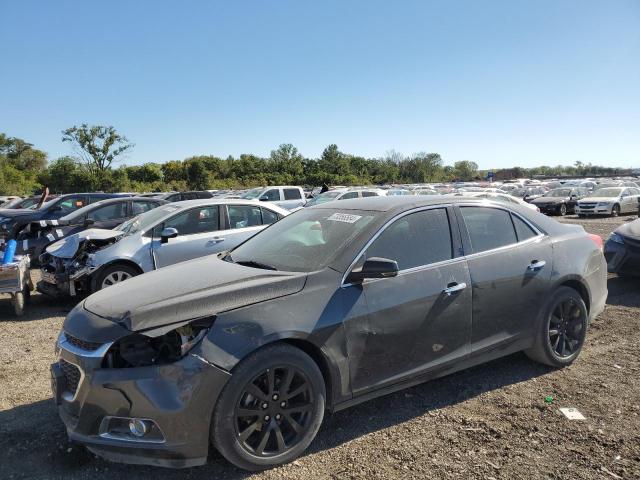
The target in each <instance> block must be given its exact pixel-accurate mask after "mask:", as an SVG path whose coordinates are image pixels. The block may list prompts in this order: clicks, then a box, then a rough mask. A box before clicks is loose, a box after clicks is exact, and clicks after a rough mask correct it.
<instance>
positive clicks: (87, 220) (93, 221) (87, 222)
mask: <svg viewBox="0 0 640 480" xmlns="http://www.w3.org/2000/svg"><path fill="white" fill-rule="evenodd" d="M94 223H96V221H95V220H92V219H90V218H85V219H84V226H85V227H88V226H89V225H93V224H94Z"/></svg>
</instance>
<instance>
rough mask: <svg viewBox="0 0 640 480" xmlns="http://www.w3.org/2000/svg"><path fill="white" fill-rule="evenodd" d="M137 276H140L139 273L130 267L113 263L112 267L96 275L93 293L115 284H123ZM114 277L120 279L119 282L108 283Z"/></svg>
mask: <svg viewBox="0 0 640 480" xmlns="http://www.w3.org/2000/svg"><path fill="white" fill-rule="evenodd" d="M137 275H140V271H138V270H137V269H135V268H133V267H132V266H130V265H126V264H124V263H115V264H113V265H109V266H108V267H106V268H104V269H102V270H101V271H100V272H99V273H98V275H97V277H96V278H95V281H94V282H93V291H94V292H97V291H98V290H102V289H103V288H106V287H108V286H110V285H115V284H116V283H120V282H123V281H125V280H128V279H129V278H131V277H135V276H137ZM115 277H118V278H120V280H119V281H110V278H112V279H113V278H115ZM124 277H126V278H124Z"/></svg>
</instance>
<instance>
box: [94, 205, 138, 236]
mask: <svg viewBox="0 0 640 480" xmlns="http://www.w3.org/2000/svg"><path fill="white" fill-rule="evenodd" d="M128 203H129V202H126V201H124V202H116V203H111V204H109V205H105V206H104V207H100V208H97V209H95V210H93V211H92V212H89V213H87V220H89V221H90V222H92V223H91V228H105V229H108V230H110V229H112V228H115V227H117V226H118V225H120V224H121V223H122V222H124V221H125V220H126V219H127V218H128V206H127V204H128Z"/></svg>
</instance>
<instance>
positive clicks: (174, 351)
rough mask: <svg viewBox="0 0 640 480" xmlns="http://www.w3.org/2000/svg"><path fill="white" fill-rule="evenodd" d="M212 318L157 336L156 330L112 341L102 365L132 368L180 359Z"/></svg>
mask: <svg viewBox="0 0 640 480" xmlns="http://www.w3.org/2000/svg"><path fill="white" fill-rule="evenodd" d="M213 320H214V317H211V318H206V319H199V320H194V321H193V322H191V323H187V324H186V325H182V326H180V327H178V328H175V329H173V330H170V331H168V332H166V333H162V334H160V335H157V336H154V335H153V331H149V332H145V334H142V333H133V334H131V335H128V336H126V337H124V338H121V339H120V340H118V341H117V342H116V343H114V344H113V346H112V347H111V348H110V349H109V351H108V352H107V355H106V356H105V359H104V364H103V366H104V367H106V368H132V367H149V366H152V365H166V364H168V363H173V362H177V361H178V360H180V359H181V358H183V357H184V356H185V355H187V353H189V351H190V350H191V349H193V347H195V346H196V345H197V344H198V343H200V341H202V339H203V338H204V337H205V336H206V334H207V332H208V331H209V328H210V327H211V324H212V323H213ZM158 330H162V329H157V330H156V331H158Z"/></svg>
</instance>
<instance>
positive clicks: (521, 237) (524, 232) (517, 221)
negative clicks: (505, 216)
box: [511, 215, 538, 242]
mask: <svg viewBox="0 0 640 480" xmlns="http://www.w3.org/2000/svg"><path fill="white" fill-rule="evenodd" d="M511 218H512V220H513V226H514V227H516V235H517V236H518V241H519V242H523V241H525V240H528V239H530V238H533V237H535V236H536V235H538V234H537V233H536V232H535V231H534V230H533V229H532V228H531V227H530V226H529V225H527V224H526V223H525V222H524V220H522V219H521V218H520V217H518V216H516V215H511Z"/></svg>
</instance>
